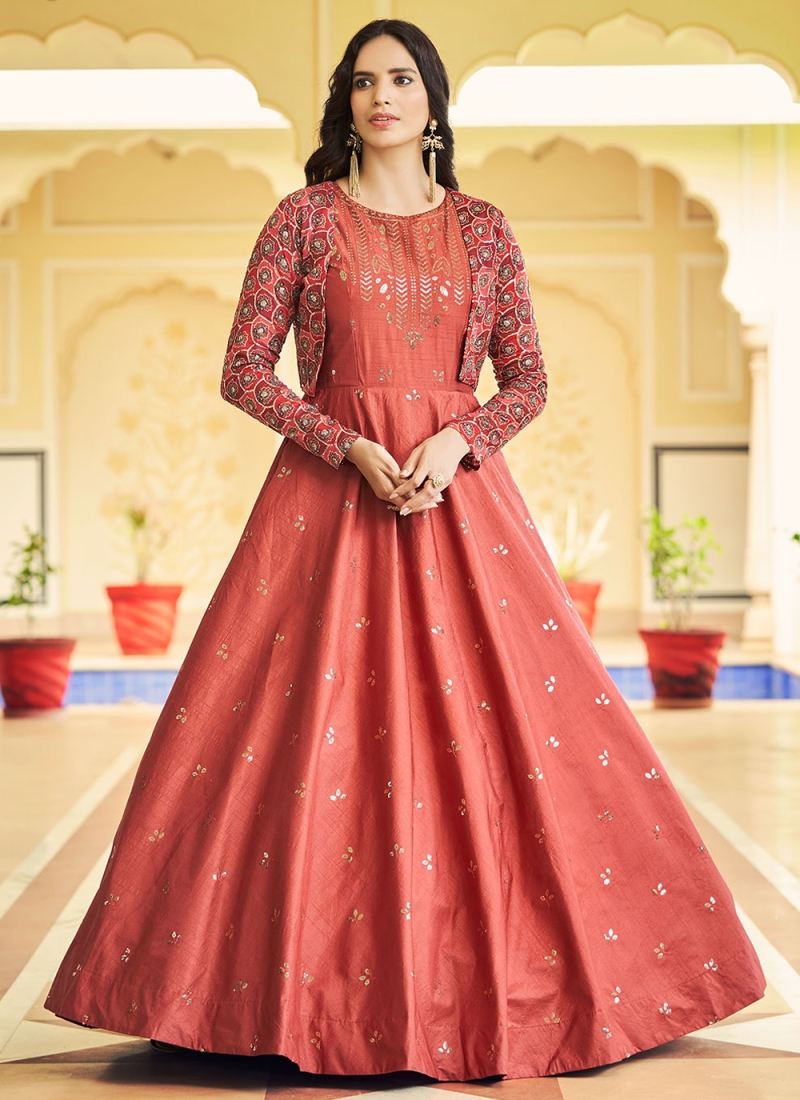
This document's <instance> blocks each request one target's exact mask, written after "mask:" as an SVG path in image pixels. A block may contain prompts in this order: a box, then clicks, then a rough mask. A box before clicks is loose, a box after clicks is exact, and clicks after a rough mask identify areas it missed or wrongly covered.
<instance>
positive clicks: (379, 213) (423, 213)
mask: <svg viewBox="0 0 800 1100" xmlns="http://www.w3.org/2000/svg"><path fill="white" fill-rule="evenodd" d="M329 182H330V185H331V187H333V188H334V190H335V191H336V192H338V194H339V195H340V196H341V197H342V198H343V199H344V201H345V202H346V203H349V205H350V206H354V207H356V209H358V210H361V211H363V212H364V213H365V214H370V215H372V216H373V217H376V218H393V219H395V220H400V221H412V220H413V219H414V218H427V217H429V216H430V215H431V214H437V213H439V212H440V211H441V210H442V209H443V208H444V206H445V204H446V203H447V201H448V199H449V197H450V189H449V188H448V187H445V189H444V198H443V199H442V201H441V202H440V203H438V205H436V206H432V207H431V208H430V210H419V211H417V213H416V214H392V213H390V212H389V211H388V210H374V209H373V208H372V207H371V206H365V205H364V203H363V202H358V200H357V199H354V198H352V196H351V195H348V194H347V192H346V191H345V189H344V188H343V187H340V186H339V184H338V183H337V182H336V180H330V181H329Z"/></svg>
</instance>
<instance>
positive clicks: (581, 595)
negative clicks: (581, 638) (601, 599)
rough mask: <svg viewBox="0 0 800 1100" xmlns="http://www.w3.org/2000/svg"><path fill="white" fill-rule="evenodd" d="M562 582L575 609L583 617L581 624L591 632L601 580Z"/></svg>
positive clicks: (601, 585)
mask: <svg viewBox="0 0 800 1100" xmlns="http://www.w3.org/2000/svg"><path fill="white" fill-rule="evenodd" d="M564 584H565V585H566V586H567V592H569V598H570V599H571V600H572V602H573V604H574V605H575V610H576V611H577V612H578V614H579V615H580V617H581V619H583V625H584V626H585V627H586V629H587V630H588V631H589V633H590V634H591V633H592V630H593V629H594V616H595V612H596V611H597V597H598V596H599V595H600V589H601V588H602V587H603V584H602V581H564Z"/></svg>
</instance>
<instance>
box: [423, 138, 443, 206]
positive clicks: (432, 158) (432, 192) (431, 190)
mask: <svg viewBox="0 0 800 1100" xmlns="http://www.w3.org/2000/svg"><path fill="white" fill-rule="evenodd" d="M438 125H439V123H438V122H437V121H436V119H435V118H432V119H431V120H430V122H429V123H428V126H429V127H430V133H429V134H426V135H425V136H424V137H423V139H422V148H423V150H425V149H429V150H430V152H429V153H428V202H436V150H437V149H439V150H440V151H441V150H442V149H444V142H443V141H442V139H441V138H440V137H439V135H438V134H437V133H436V127H437V126H438Z"/></svg>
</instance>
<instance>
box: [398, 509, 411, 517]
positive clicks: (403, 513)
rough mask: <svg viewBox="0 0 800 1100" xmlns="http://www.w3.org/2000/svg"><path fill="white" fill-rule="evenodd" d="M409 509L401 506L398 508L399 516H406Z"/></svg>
mask: <svg viewBox="0 0 800 1100" xmlns="http://www.w3.org/2000/svg"><path fill="white" fill-rule="evenodd" d="M410 511H411V509H410V508H401V509H400V515H401V516H407V515H408V513H409V512H410Z"/></svg>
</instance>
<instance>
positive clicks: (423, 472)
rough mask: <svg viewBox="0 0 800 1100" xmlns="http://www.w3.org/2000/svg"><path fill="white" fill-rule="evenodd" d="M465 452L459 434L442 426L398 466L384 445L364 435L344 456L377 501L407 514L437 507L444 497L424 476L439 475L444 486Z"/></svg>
mask: <svg viewBox="0 0 800 1100" xmlns="http://www.w3.org/2000/svg"><path fill="white" fill-rule="evenodd" d="M468 451H469V444H468V443H467V442H466V440H465V439H464V438H463V436H462V435H461V434H460V433H459V432H458V431H456V430H455V429H454V428H446V427H445V428H442V430H441V431H439V432H437V433H436V435H431V436H428V438H427V439H425V440H423V441H422V443H420V444H419V445H418V446H417V447H415V448H414V450H413V451H412V452H411V454H410V455H409V456H408V458H407V459H406V461H405V463H404V464H403V466H402V467H401V466H399V465H398V464H397V462H396V460H395V459H394V458H393V456H392V455H391V454H390V453H389V452H388V451H387V450H386V448H385V447H383V446H382V445H381V444H380V443H375V442H373V440H371V439H366V438H365V437H364V436H362V437H361V438H359V439H357V440H356V441H355V443H353V445H352V446H351V448H350V450H349V451H348V452H347V458H348V459H349V461H350V462H352V463H353V465H354V466H356V467H357V468H358V469H359V470H360V471H361V474H362V475H363V477H364V478H365V479H366V480H367V482H368V483H369V485H370V487H371V489H372V491H373V492H374V493H375V496H376V497H378V499H379V500H386V501H388V502H389V503H390V504H394V505H396V506H397V508H398V510H399V512H400V515H402V516H407V515H409V514H410V513H412V512H427V511H428V510H430V509H431V508H437V507H438V504H439V501H441V500H443V499H444V498H443V497H442V494H441V491H440V490H439V489H434V487H433V485H432V484H431V482H430V481H427V480H426V478H428V477H431V478H432V477H433V476H434V475H435V474H441V475H442V477H443V478H444V486H443V488H447V486H448V485H449V484H450V483H451V482H452V480H453V478H454V477H455V473H456V470H457V469H458V464H459V462H460V461H461V459H462V458H463V457H464V455H465V454H466V453H467V452H468Z"/></svg>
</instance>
